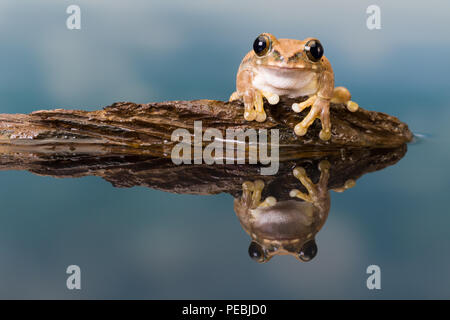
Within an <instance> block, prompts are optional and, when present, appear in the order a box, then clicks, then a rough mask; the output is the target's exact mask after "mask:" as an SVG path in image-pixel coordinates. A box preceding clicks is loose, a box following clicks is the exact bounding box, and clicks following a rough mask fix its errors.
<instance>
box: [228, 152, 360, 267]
mask: <svg viewBox="0 0 450 320" xmlns="http://www.w3.org/2000/svg"><path fill="white" fill-rule="evenodd" d="M319 170H320V172H321V174H320V178H319V182H318V183H317V184H314V183H313V182H312V181H311V179H310V178H309V177H308V176H307V174H306V171H305V169H304V168H302V167H296V168H295V169H294V170H293V175H294V176H295V177H296V178H297V179H298V180H299V181H300V182H301V184H302V185H303V186H304V187H305V188H306V190H307V191H308V193H303V192H301V191H299V190H297V189H294V190H291V191H290V192H289V195H290V197H291V198H292V199H291V200H284V201H279V202H278V201H277V200H276V199H275V198H274V197H271V196H270V197H267V198H266V199H265V200H264V201H261V193H262V190H263V188H264V182H263V181H262V180H256V181H255V182H250V181H246V182H244V183H243V185H242V197H241V198H238V199H235V201H234V210H235V212H236V215H237V216H238V218H239V220H240V222H241V225H242V227H243V228H244V230H245V231H246V232H247V233H248V234H249V235H250V237H251V238H252V241H251V243H250V246H249V249H248V253H249V255H250V257H251V258H252V259H254V260H255V261H257V262H267V261H269V260H270V259H271V258H272V257H273V256H275V255H292V256H294V257H295V258H296V259H298V260H300V261H310V260H311V259H313V258H314V257H315V256H316V254H317V245H316V241H315V235H316V234H317V233H318V232H319V230H320V229H321V228H322V226H323V225H324V223H325V221H326V220H327V218H328V212H329V211H330V194H329V190H328V187H327V185H328V180H329V170H330V163H329V162H328V161H326V160H324V161H321V162H320V163H319ZM354 185H355V181H354V180H347V181H346V183H345V185H344V186H342V187H341V188H339V189H334V190H335V191H338V192H342V191H344V190H346V189H348V188H351V187H353V186H354ZM299 199H300V200H299ZM301 200H303V201H301Z"/></svg>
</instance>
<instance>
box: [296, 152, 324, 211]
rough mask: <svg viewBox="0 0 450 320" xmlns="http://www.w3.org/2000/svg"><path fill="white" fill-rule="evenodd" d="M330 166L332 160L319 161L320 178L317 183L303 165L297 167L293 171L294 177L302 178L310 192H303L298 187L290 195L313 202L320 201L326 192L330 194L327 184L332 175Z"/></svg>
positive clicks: (303, 183) (302, 182)
mask: <svg viewBox="0 0 450 320" xmlns="http://www.w3.org/2000/svg"><path fill="white" fill-rule="evenodd" d="M330 166H331V165H330V162H328V161H327V160H322V161H321V162H320V163H319V170H320V178H319V182H318V183H317V185H315V184H314V183H313V182H312V181H311V179H310V178H309V177H308V175H307V174H306V170H305V169H304V168H303V167H296V168H295V169H294V170H293V172H292V173H293V175H294V177H296V178H297V179H298V180H300V182H301V184H302V185H303V186H304V187H305V188H306V190H307V191H308V194H306V193H303V192H301V191H300V190H298V189H292V190H291V192H289V196H291V197H292V198H294V197H297V198H299V199H302V200H304V201H307V202H311V203H315V202H318V201H320V199H321V198H323V196H324V193H325V194H326V195H328V189H327V186H328V179H329V177H330Z"/></svg>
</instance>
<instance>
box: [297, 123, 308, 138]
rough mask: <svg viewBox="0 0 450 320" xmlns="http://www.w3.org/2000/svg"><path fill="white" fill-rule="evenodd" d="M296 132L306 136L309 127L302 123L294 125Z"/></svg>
mask: <svg viewBox="0 0 450 320" xmlns="http://www.w3.org/2000/svg"><path fill="white" fill-rule="evenodd" d="M294 132H295V134H296V135H298V136H304V135H305V134H306V132H308V128H306V127H304V126H303V125H302V124H301V123H299V124H297V125H296V126H295V127H294Z"/></svg>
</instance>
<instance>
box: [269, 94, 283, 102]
mask: <svg viewBox="0 0 450 320" xmlns="http://www.w3.org/2000/svg"><path fill="white" fill-rule="evenodd" d="M267 101H268V102H269V103H270V104H277V103H278V102H280V96H279V95H277V94H273V95H271V96H270V97H269V99H267Z"/></svg>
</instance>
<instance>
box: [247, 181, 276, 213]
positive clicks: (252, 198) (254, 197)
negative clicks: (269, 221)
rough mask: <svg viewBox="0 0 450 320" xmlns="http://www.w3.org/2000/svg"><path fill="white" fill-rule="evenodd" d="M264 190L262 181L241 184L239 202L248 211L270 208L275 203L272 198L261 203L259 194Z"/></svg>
mask: <svg viewBox="0 0 450 320" xmlns="http://www.w3.org/2000/svg"><path fill="white" fill-rule="evenodd" d="M263 189H264V181H262V180H256V181H254V182H251V181H245V182H244V183H243V184H242V198H241V201H242V202H243V203H244V204H245V205H246V206H247V207H248V208H250V209H255V208H258V207H271V206H273V205H275V204H276V203H277V200H276V199H275V198H274V197H267V198H266V199H265V200H264V201H261V193H262V190H263Z"/></svg>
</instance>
